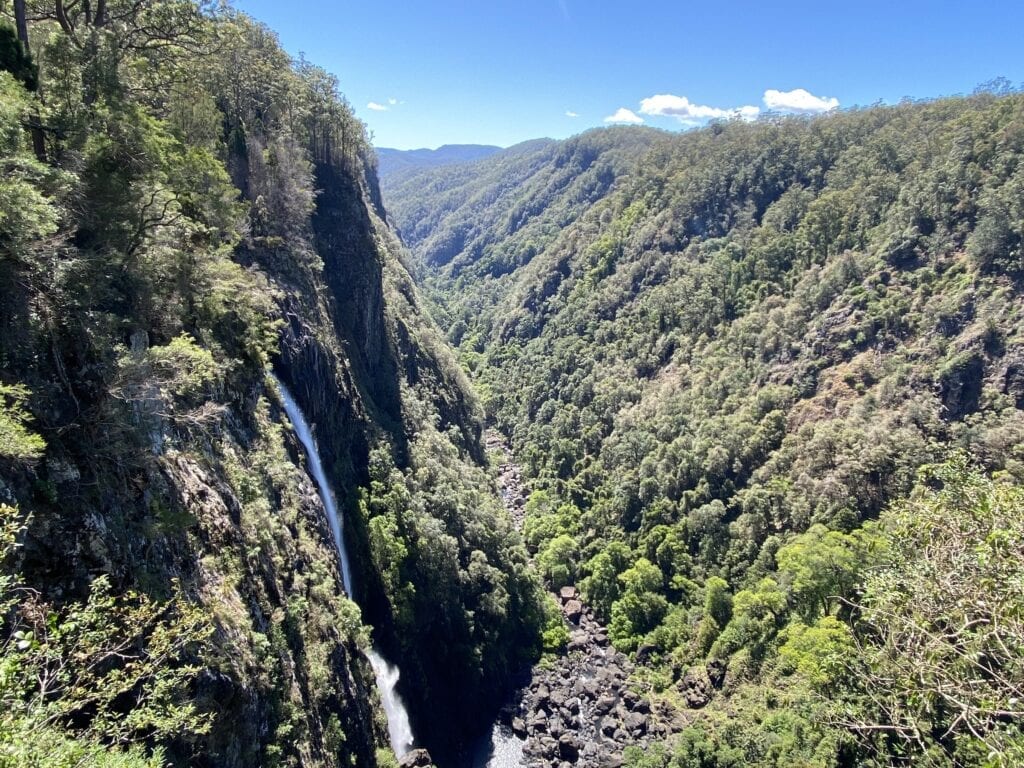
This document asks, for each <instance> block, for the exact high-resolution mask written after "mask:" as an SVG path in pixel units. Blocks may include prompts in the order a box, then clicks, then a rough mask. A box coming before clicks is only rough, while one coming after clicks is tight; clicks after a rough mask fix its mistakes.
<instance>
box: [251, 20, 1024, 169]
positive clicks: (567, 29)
mask: <svg viewBox="0 0 1024 768" xmlns="http://www.w3.org/2000/svg"><path fill="white" fill-rule="evenodd" d="M234 5H235V7H237V8H239V9H241V10H243V11H245V12H247V13H249V14H251V15H252V16H255V17H256V18H257V19H259V20H261V21H263V22H265V23H267V24H268V25H269V26H270V27H271V28H273V29H274V30H275V31H276V32H277V33H278V34H279V36H280V38H281V42H282V44H283V45H284V47H285V48H286V49H287V50H288V51H289V52H290V53H292V54H293V55H297V54H299V53H300V52H302V53H304V54H305V55H306V57H307V58H308V59H309V60H310V61H312V62H314V63H316V64H319V65H321V66H323V67H324V68H326V69H328V70H329V71H331V72H333V73H334V74H336V75H337V76H338V78H339V80H340V83H341V88H342V91H343V92H344V93H345V95H346V96H347V97H348V99H349V101H350V102H351V103H352V105H353V106H354V107H355V110H356V113H357V114H358V115H359V117H360V118H362V119H363V120H364V121H365V122H366V123H367V125H368V126H369V128H370V130H371V131H372V132H373V135H374V143H375V144H377V145H378V146H387V147H397V148H400V149H411V148H416V147H436V146H438V145H441V144H453V143H478V144H498V145H501V146H508V145H510V144H514V143H516V142H519V141H523V140H526V139H530V138H537V137H541V136H549V137H553V138H563V137H565V136H569V135H572V134H574V133H579V132H580V131H583V130H586V129H587V128H591V127H594V126H598V125H605V124H607V123H606V118H609V117H612V116H615V115H618V117H619V118H620V119H622V120H626V121H630V122H635V121H638V120H643V121H644V122H645V123H646V124H647V125H652V126H655V127H660V128H670V129H671V128H684V127H686V126H688V125H694V124H700V123H701V122H705V121H706V120H707V119H708V117H709V116H712V117H713V116H729V115H732V114H740V113H737V112H734V111H733V110H737V109H739V108H741V107H746V108H747V109H746V110H745V111H744V112H743V113H742V114H743V115H745V116H747V117H753V116H754V114H755V113H754V112H753V110H752V108H754V107H756V108H758V109H759V110H765V109H767V108H768V105H767V104H766V98H765V94H766V92H767V91H774V92H776V94H775V95H774V96H772V95H770V96H769V98H768V102H770V103H771V104H772V105H774V106H775V107H776V109H779V110H794V109H797V108H802V109H807V110H811V109H818V110H820V109H825V108H827V107H830V106H832V105H833V104H835V103H836V102H838V104H839V106H840V108H843V107H851V106H855V105H868V104H873V103H875V102H878V101H883V102H896V101H899V100H900V99H901V98H903V97H906V96H910V97H912V98H925V97H931V96H938V95H946V94H955V93H969V92H970V91H972V90H973V89H974V88H975V86H977V85H978V84H979V83H981V82H984V81H987V80H990V79H991V78H994V77H996V76H1005V77H1007V78H1009V79H1010V80H1011V81H1012V82H1013V83H1015V84H1019V83H1021V81H1024V49H1022V46H1021V39H1022V38H1021V30H1022V29H1024V2H1019V1H1014V2H1010V1H1009V0H1006V1H1004V2H996V1H994V0H976V1H975V2H967V0H961V1H959V2H949V1H948V0H940V1H937V2H935V1H933V2H921V1H919V0H885V2H879V1H877V0H840V1H838V2H834V1H833V0H815V1H814V2H804V1H803V0H780V1H778V2H772V1H771V0H761V2H757V1H756V0H742V1H741V0H718V1H717V2H716V1H715V0H702V2H692V1H691V0H674V1H673V0H632V1H631V2H624V1H623V2H608V1H606V0H475V1H472V0H439V1H431V0H419V1H416V0H405V1H403V2H390V1H389V0H377V2H366V1H365V0H361V1H360V2H349V1H347V0H342V1H340V2H329V1H328V0H234ZM798 89H800V90H802V91H806V94H804V93H801V92H799V91H798ZM794 91H797V92H796V93H793V92H794ZM655 97H658V98H655ZM812 97H814V98H812ZM833 99H834V100H835V101H831V100H833ZM645 100H646V101H645ZM619 110H628V111H629V112H628V113H627V112H620V111H619ZM569 113H571V114H574V115H576V116H575V117H573V116H571V115H570V114H569Z"/></svg>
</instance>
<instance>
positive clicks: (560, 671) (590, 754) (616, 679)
mask: <svg viewBox="0 0 1024 768" xmlns="http://www.w3.org/2000/svg"><path fill="white" fill-rule="evenodd" d="M485 440H486V445H487V449H488V452H489V453H491V455H492V456H497V462H496V463H497V469H498V484H499V487H500V490H501V496H502V499H503V500H504V503H505V506H506V508H507V510H508V513H509V515H510V516H511V517H512V520H513V522H514V524H515V526H516V528H517V529H520V530H521V529H522V525H523V520H524V518H525V516H526V486H525V485H524V483H523V479H522V472H521V471H520V469H519V467H518V466H517V465H516V463H515V461H514V460H513V458H512V454H511V451H510V450H509V447H508V443H507V442H506V440H505V438H504V437H503V436H502V435H501V434H500V433H498V432H496V431H495V430H493V429H492V430H488V432H487V434H486V436H485ZM555 598H556V599H557V601H558V603H559V605H560V606H561V608H562V614H563V615H564V616H565V619H566V622H567V623H568V625H569V629H570V634H569V642H568V644H567V645H566V648H565V650H564V651H563V653H561V654H560V655H559V656H558V657H556V658H555V659H554V660H553V663H548V664H543V665H538V666H536V667H534V669H533V670H532V674H531V677H530V682H529V683H528V684H527V685H526V686H525V687H524V688H522V689H521V690H520V691H519V692H518V693H517V695H516V697H515V698H514V700H513V701H512V702H511V703H510V704H509V705H507V706H506V707H504V708H503V709H502V710H501V715H500V717H501V723H502V724H503V725H505V726H507V727H509V728H511V732H512V733H513V734H514V736H515V737H516V738H518V739H520V740H521V741H522V742H524V743H523V750H522V754H523V760H522V763H521V764H522V765H524V766H552V768H566V766H579V767H580V768H618V766H621V765H622V764H623V757H622V752H623V750H624V749H625V748H626V747H628V746H630V745H637V746H639V747H641V748H644V747H646V746H648V745H649V743H650V742H651V741H652V740H661V739H664V738H665V737H667V736H668V735H669V734H670V733H671V732H672V730H673V728H672V726H671V722H672V717H671V713H669V712H658V711H656V710H655V708H654V707H652V704H651V702H650V701H649V700H648V699H647V698H645V697H644V696H642V695H640V694H638V693H637V692H636V690H634V688H633V687H631V686H630V675H631V673H632V671H633V664H632V662H630V660H629V659H628V658H627V657H626V655H625V654H623V653H620V652H618V651H616V650H615V649H614V648H613V647H612V646H611V644H610V642H609V639H608V631H607V629H606V628H605V627H604V625H602V624H601V622H600V621H599V620H598V619H597V617H596V616H595V615H594V612H593V611H592V610H591V609H590V607H589V606H587V604H586V602H585V601H584V600H583V597H582V595H581V594H580V592H579V590H578V589H577V588H576V587H575V586H567V587H562V588H561V589H560V590H558V591H557V592H556V593H555Z"/></svg>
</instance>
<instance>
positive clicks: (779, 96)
mask: <svg viewBox="0 0 1024 768" xmlns="http://www.w3.org/2000/svg"><path fill="white" fill-rule="evenodd" d="M764 105H765V106H766V107H768V109H774V110H776V111H778V112H797V113H799V114H802V115H813V114H817V113H819V112H828V111H830V110H833V109H835V108H836V107H838V106H839V99H837V98H835V97H832V98H824V97H821V96H815V95H814V94H813V93H810V92H809V91H805V90H804V89H803V88H797V89H795V90H792V91H776V90H774V89H769V90H767V91H765V92H764Z"/></svg>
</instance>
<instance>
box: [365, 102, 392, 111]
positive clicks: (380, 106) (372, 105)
mask: <svg viewBox="0 0 1024 768" xmlns="http://www.w3.org/2000/svg"><path fill="white" fill-rule="evenodd" d="M366 108H367V109H372V110H373V111H374V112H387V111H388V108H387V107H386V106H385V105H383V104H378V103H377V102H376V101H371V102H370V103H369V104H367V105H366Z"/></svg>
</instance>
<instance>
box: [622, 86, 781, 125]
mask: <svg viewBox="0 0 1024 768" xmlns="http://www.w3.org/2000/svg"><path fill="white" fill-rule="evenodd" d="M640 112H641V114H644V115H660V116H663V117H674V118H676V119H677V120H678V121H679V122H681V123H683V124H684V125H694V124H695V123H699V122H701V121H704V120H716V119H722V118H726V119H729V118H734V117H738V118H740V119H742V120H755V119H757V116H758V115H759V114H760V113H761V109H760V108H759V107H754V106H743V107H735V108H733V109H721V108H720V107H708V106H705V105H703V104H694V103H693V102H691V101H690V100H689V99H688V98H686V97H685V96H674V95H672V94H670V93H659V94H657V95H656V96H651V97H649V98H646V99H644V100H643V101H641V102H640Z"/></svg>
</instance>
